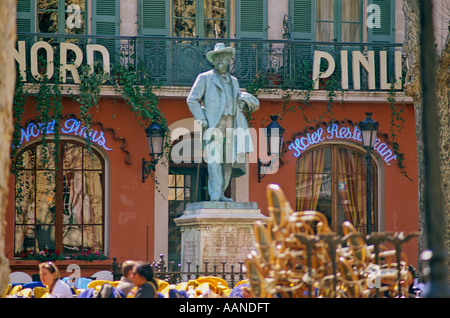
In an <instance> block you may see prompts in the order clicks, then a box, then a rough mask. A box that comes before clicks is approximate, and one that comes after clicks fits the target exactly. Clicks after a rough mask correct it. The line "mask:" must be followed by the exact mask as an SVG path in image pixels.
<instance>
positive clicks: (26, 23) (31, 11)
mask: <svg viewBox="0 0 450 318" xmlns="http://www.w3.org/2000/svg"><path fill="white" fill-rule="evenodd" d="M35 14H36V9H35V2H34V1H30V0H18V1H17V33H27V32H31V33H33V32H36V29H35V23H34V21H35Z"/></svg>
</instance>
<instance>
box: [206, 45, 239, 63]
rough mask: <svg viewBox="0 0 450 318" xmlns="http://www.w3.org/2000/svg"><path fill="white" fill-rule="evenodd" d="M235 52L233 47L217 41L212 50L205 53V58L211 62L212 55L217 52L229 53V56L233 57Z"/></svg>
mask: <svg viewBox="0 0 450 318" xmlns="http://www.w3.org/2000/svg"><path fill="white" fill-rule="evenodd" d="M235 52H236V50H235V49H234V47H230V46H225V44H224V43H217V44H216V45H215V46H214V50H212V51H209V52H208V53H206V58H207V59H208V61H210V62H211V63H212V62H213V60H214V55H216V54H217V53H230V54H231V57H234V54H235Z"/></svg>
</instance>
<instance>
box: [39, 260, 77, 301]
mask: <svg viewBox="0 0 450 318" xmlns="http://www.w3.org/2000/svg"><path fill="white" fill-rule="evenodd" d="M39 276H40V278H41V282H42V283H43V284H44V285H45V286H46V287H47V289H48V297H49V298H73V293H72V290H71V289H70V287H69V285H67V284H66V283H64V282H63V281H62V280H61V279H60V274H59V270H58V267H56V265H55V264H53V263H52V262H45V263H41V264H39Z"/></svg>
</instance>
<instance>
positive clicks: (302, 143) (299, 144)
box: [288, 123, 397, 164]
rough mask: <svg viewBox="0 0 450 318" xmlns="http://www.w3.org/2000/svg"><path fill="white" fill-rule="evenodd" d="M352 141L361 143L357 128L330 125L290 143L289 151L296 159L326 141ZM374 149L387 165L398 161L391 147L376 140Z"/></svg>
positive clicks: (359, 132)
mask: <svg viewBox="0 0 450 318" xmlns="http://www.w3.org/2000/svg"><path fill="white" fill-rule="evenodd" d="M336 139H338V140H352V141H356V142H359V143H361V142H362V139H361V131H360V130H359V128H358V127H357V126H354V127H347V126H344V127H340V126H339V125H338V124H336V123H334V124H331V125H328V126H327V127H326V128H325V129H324V128H322V127H320V128H317V129H316V131H314V132H312V133H306V134H305V135H304V136H301V137H297V138H295V140H294V141H293V142H291V143H290V145H289V146H288V149H290V150H292V151H294V157H300V155H301V154H302V152H303V151H305V150H306V149H308V148H309V147H311V146H314V145H316V144H319V143H321V142H324V141H326V140H336ZM373 149H374V150H375V151H376V152H378V154H379V155H380V156H381V157H382V158H383V160H384V162H385V163H386V164H390V162H391V161H392V160H396V159H397V156H396V155H395V153H394V151H393V150H392V148H391V147H390V146H388V145H387V144H386V143H384V142H382V141H381V140H380V139H379V138H377V139H376V141H375V145H374V147H373Z"/></svg>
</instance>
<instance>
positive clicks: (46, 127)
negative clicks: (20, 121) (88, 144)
mask: <svg viewBox="0 0 450 318" xmlns="http://www.w3.org/2000/svg"><path fill="white" fill-rule="evenodd" d="M20 131H21V140H20V144H19V147H20V146H21V145H22V143H23V142H24V141H25V142H28V141H30V138H32V137H39V135H44V133H45V134H47V135H51V134H54V133H55V120H52V121H50V122H48V123H30V124H29V125H28V126H27V127H26V128H25V129H24V128H21V130H20ZM60 131H61V132H62V133H63V134H72V135H75V136H79V137H82V138H84V139H88V140H91V141H92V142H94V143H96V144H97V145H99V146H100V147H102V148H103V149H105V150H107V151H110V150H113V148H108V147H106V139H105V136H104V134H103V131H97V130H94V129H92V128H91V129H89V128H88V127H86V126H83V125H82V124H81V122H80V121H79V120H77V119H74V118H69V119H66V121H65V122H64V123H63V125H61V126H60Z"/></svg>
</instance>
